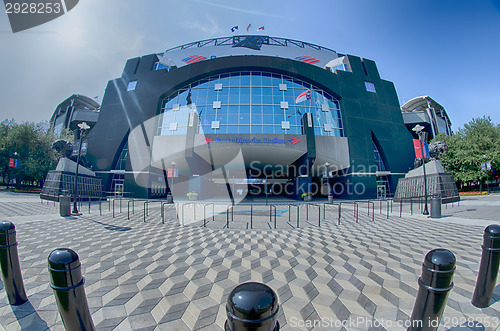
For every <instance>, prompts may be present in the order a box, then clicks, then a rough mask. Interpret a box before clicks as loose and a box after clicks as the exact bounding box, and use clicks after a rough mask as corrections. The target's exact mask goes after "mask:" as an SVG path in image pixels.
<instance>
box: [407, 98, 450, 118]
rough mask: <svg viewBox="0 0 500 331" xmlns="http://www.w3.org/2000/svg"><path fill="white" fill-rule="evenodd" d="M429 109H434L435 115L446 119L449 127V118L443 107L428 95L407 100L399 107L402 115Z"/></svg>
mask: <svg viewBox="0 0 500 331" xmlns="http://www.w3.org/2000/svg"><path fill="white" fill-rule="evenodd" d="M429 107H431V108H434V110H435V111H436V113H437V114H440V115H441V116H442V117H446V119H447V120H448V123H450V125H451V121H450V118H449V117H448V114H447V113H446V110H445V109H444V107H443V106H441V105H440V104H439V103H438V102H437V101H436V100H434V99H432V98H431V97H430V96H428V95H423V96H419V97H415V98H413V99H411V100H408V101H407V102H406V103H405V104H404V105H402V106H401V111H402V112H403V113H411V112H416V111H425V110H426V109H427V108H429Z"/></svg>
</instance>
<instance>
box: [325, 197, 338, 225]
mask: <svg viewBox="0 0 500 331" xmlns="http://www.w3.org/2000/svg"><path fill="white" fill-rule="evenodd" d="M334 205H337V206H338V208H339V212H338V215H339V216H338V223H337V224H338V225H340V217H341V213H342V206H341V205H340V203H339V202H336V203H324V204H323V218H324V219H325V220H326V207H327V206H328V207H333V206H334Z"/></svg>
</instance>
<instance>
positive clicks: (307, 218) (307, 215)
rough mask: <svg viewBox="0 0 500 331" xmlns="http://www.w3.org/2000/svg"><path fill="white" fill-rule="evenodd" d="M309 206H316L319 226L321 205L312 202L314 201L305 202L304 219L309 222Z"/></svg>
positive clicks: (319, 224)
mask: <svg viewBox="0 0 500 331" xmlns="http://www.w3.org/2000/svg"><path fill="white" fill-rule="evenodd" d="M309 206H314V207H318V226H321V206H320V205H317V204H314V203H308V204H306V221H307V222H309Z"/></svg>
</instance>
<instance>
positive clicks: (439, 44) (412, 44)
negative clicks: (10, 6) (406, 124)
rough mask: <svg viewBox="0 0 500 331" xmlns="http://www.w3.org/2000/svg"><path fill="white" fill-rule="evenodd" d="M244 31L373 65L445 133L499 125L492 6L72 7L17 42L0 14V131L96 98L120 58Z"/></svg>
mask: <svg viewBox="0 0 500 331" xmlns="http://www.w3.org/2000/svg"><path fill="white" fill-rule="evenodd" d="M249 23H251V24H252V27H253V31H252V32H253V33H254V34H256V33H257V31H256V29H257V27H259V26H265V30H264V34H266V35H270V36H276V37H285V38H291V39H297V40H303V41H307V42H311V43H314V44H319V45H322V46H325V47H328V48H331V49H333V50H336V51H337V52H339V53H343V54H352V55H356V56H360V57H363V58H368V59H371V60H374V61H375V62H376V64H377V66H378V69H379V72H380V75H381V77H382V78H383V79H386V80H389V81H392V82H394V85H395V87H396V91H397V93H398V96H399V101H400V104H403V103H404V102H405V101H408V100H410V99H411V98H413V97H416V96H420V95H429V96H431V97H432V98H433V99H435V100H436V101H437V102H439V103H440V104H441V105H443V106H444V107H445V109H446V110H447V112H448V115H449V116H450V118H451V121H452V123H453V129H454V130H457V129H458V128H459V127H462V126H463V124H464V123H467V122H469V121H470V120H471V119H472V118H474V117H482V116H483V115H489V116H491V117H492V119H493V121H494V122H495V123H497V124H498V123H500V68H499V65H498V59H500V0H475V1H464V0H454V1H452V0H432V1H431V0H412V1H410V0H351V1H336V0H330V1H325V0H323V1H314V0H313V1H296V0H288V1H281V0H279V1H270V0H253V1H235V0H232V1H225V0H212V1H209V0H183V1H160V0H81V1H80V3H79V4H78V5H77V6H76V7H75V8H74V9H73V10H71V11H70V12H68V13H67V14H65V15H63V16H61V17H59V18H58V19H55V20H53V21H51V22H49V23H46V24H44V25H41V26H38V27H35V28H33V29H30V30H26V31H23V32H19V33H16V34H13V33H12V32H11V30H10V26H9V23H8V19H7V15H6V14H5V13H0V42H1V45H2V51H1V52H0V63H1V71H0V98H1V101H2V102H1V105H0V120H3V119H6V118H11V117H14V118H15V119H16V121H18V122H22V121H34V122H38V121H42V120H48V119H50V117H51V115H52V113H53V111H54V109H55V107H56V106H57V104H59V103H60V102H61V101H62V100H64V99H65V98H67V97H68V96H70V95H71V94H73V93H78V94H84V95H87V96H89V97H94V96H99V97H102V96H103V94H104V90H105V87H106V84H107V82H108V80H111V79H114V78H116V77H119V76H120V75H121V72H122V70H123V66H124V65H125V62H126V60H127V59H129V58H133V57H137V56H141V55H145V54H150V53H159V52H162V51H164V50H166V49H168V48H171V47H174V46H178V45H180V44H184V43H188V42H191V41H197V40H202V39H207V38H212V37H221V36H228V35H231V31H230V28H231V27H232V26H234V25H238V26H239V27H240V34H243V32H245V30H244V28H245V27H246V26H247V25H248V24H249Z"/></svg>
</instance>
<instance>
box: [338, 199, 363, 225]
mask: <svg viewBox="0 0 500 331" xmlns="http://www.w3.org/2000/svg"><path fill="white" fill-rule="evenodd" d="M342 204H353V217H355V218H356V223H358V217H359V205H358V203H357V202H356V201H345V202H340V205H341V206H342ZM339 208H340V207H339ZM339 214H340V212H339ZM339 224H340V215H339Z"/></svg>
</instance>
